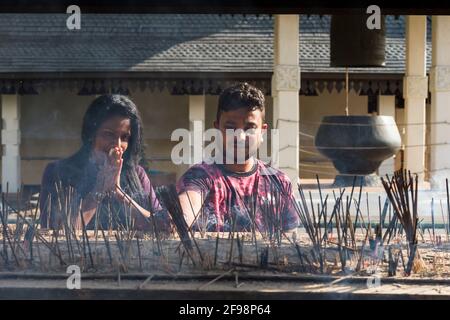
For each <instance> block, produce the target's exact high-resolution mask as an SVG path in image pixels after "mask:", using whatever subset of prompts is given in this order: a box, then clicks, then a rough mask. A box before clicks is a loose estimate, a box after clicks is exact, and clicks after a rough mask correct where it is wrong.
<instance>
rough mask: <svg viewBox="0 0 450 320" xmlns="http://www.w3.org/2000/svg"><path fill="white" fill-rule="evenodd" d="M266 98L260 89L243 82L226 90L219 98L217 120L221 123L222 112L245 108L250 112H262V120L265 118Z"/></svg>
mask: <svg viewBox="0 0 450 320" xmlns="http://www.w3.org/2000/svg"><path fill="white" fill-rule="evenodd" d="M264 103H265V98H264V94H263V93H262V92H261V90H259V89H258V88H256V87H254V86H252V85H251V84H248V83H247V82H241V83H238V84H236V85H233V86H231V87H228V88H226V89H225V90H224V91H223V92H222V93H221V94H220V96H219V106H218V108H217V116H216V119H217V121H219V119H220V115H221V114H222V112H226V111H231V110H237V109H241V108H245V109H247V110H248V111H254V110H261V112H262V119H263V122H264V118H265V106H264Z"/></svg>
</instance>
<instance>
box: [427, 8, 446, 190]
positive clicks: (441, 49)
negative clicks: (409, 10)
mask: <svg viewBox="0 0 450 320" xmlns="http://www.w3.org/2000/svg"><path fill="white" fill-rule="evenodd" d="M449 35H450V17H448V16H433V20H432V43H433V48H432V68H431V75H430V76H431V77H430V91H431V110H430V111H431V116H430V122H431V124H430V126H431V131H430V142H431V145H430V182H431V185H432V188H437V189H442V188H444V186H445V178H450V37H449ZM445 122H446V123H445Z"/></svg>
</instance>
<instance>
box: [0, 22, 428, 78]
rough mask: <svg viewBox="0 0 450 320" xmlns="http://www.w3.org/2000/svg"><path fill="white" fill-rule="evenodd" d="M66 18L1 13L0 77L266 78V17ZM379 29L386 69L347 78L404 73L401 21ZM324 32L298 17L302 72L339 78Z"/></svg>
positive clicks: (323, 26) (269, 42) (269, 45)
mask: <svg viewBox="0 0 450 320" xmlns="http://www.w3.org/2000/svg"><path fill="white" fill-rule="evenodd" d="M67 17H68V15H65V14H60V15H58V14H1V15H0V72H3V73H14V72H122V71H136V72H141V71H143V72H271V71H272V66H273V52H272V50H273V20H274V18H273V16H268V15H261V16H256V15H248V16H242V15H217V14H208V15H201V14H185V15H183V14H167V15H164V14H142V15H140V14H123V15H119V14H111V15H98V14H82V15H81V30H68V29H67V27H66V19H67ZM386 22H387V39H386V50H387V56H386V57H387V66H386V67H385V68H373V69H359V70H357V69H353V70H352V71H353V72H378V73H403V72H404V66H405V64H404V58H405V41H404V26H405V21H404V17H402V16H400V17H398V19H396V18H394V17H393V16H388V17H387V21H386ZM329 28H330V16H323V17H319V16H316V15H311V16H306V15H302V16H301V18H300V55H301V57H300V65H301V70H302V72H341V71H342V69H337V68H330V67H329ZM429 31H430V30H429ZM428 34H429V35H430V32H428ZM428 42H429V43H428V63H430V60H431V41H430V37H428Z"/></svg>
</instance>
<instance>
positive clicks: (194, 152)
mask: <svg viewBox="0 0 450 320" xmlns="http://www.w3.org/2000/svg"><path fill="white" fill-rule="evenodd" d="M205 105H206V103H205V95H190V96H189V130H190V131H191V134H193V136H192V138H193V140H191V141H192V142H193V143H192V144H191V165H193V164H195V163H199V162H201V161H202V154H203V132H204V130H205V111H206V106H205Z"/></svg>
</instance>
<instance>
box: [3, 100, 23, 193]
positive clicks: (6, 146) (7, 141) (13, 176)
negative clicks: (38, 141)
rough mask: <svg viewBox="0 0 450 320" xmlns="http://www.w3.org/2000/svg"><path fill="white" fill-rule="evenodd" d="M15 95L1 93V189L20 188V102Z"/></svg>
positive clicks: (13, 191)
mask: <svg viewBox="0 0 450 320" xmlns="http://www.w3.org/2000/svg"><path fill="white" fill-rule="evenodd" d="M19 99H20V98H19V96H17V95H2V96H1V104H2V120H3V127H2V146H3V155H2V191H3V192H6V186H7V185H8V189H9V192H10V193H16V192H17V191H18V190H19V189H20V185H21V181H22V178H21V174H20V121H19V120H20V102H19Z"/></svg>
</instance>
